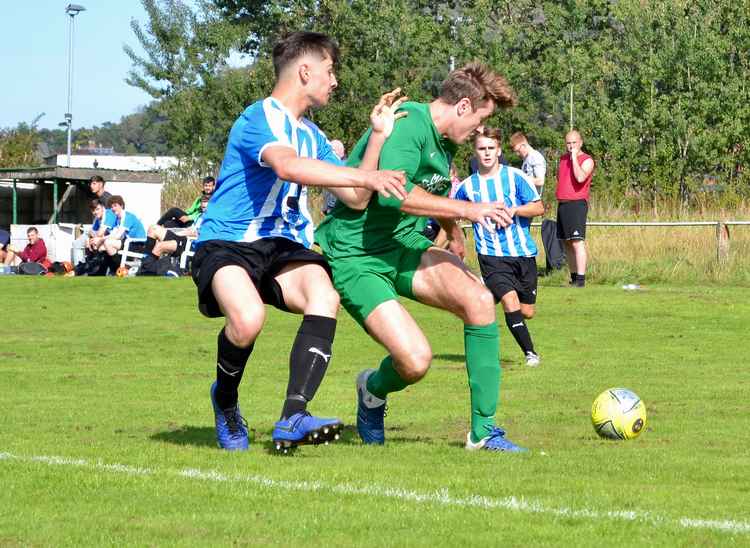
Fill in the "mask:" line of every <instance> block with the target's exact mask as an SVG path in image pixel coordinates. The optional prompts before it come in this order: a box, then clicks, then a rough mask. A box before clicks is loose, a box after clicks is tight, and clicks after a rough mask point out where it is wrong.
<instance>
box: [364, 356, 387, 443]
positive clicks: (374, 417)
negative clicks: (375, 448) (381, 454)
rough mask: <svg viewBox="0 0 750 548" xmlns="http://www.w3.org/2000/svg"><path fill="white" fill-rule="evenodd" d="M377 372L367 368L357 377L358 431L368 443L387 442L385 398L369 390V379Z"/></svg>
mask: <svg viewBox="0 0 750 548" xmlns="http://www.w3.org/2000/svg"><path fill="white" fill-rule="evenodd" d="M373 373H375V370H374V369H365V370H364V371H362V372H361V373H360V374H359V376H358V377H357V432H359V437H360V438H362V441H363V442H364V443H366V444H368V445H372V444H374V445H383V444H384V443H385V426H384V424H383V418H384V417H385V400H381V399H380V398H378V397H377V396H373V395H372V394H371V393H370V392H369V391H368V390H367V379H368V378H369V377H370V375H372V374H373Z"/></svg>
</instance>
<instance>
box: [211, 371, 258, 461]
mask: <svg viewBox="0 0 750 548" xmlns="http://www.w3.org/2000/svg"><path fill="white" fill-rule="evenodd" d="M215 392H216V382H214V383H213V384H212V385H211V405H212V406H213V408H214V417H215V419H216V441H217V442H218V444H219V447H221V448H222V449H226V450H227V451H247V448H248V447H249V445H250V440H249V438H248V435H247V421H245V419H244V418H243V416H242V415H241V414H240V406H239V404H237V405H235V406H234V407H231V408H229V409H219V406H218V405H217V404H216V395H215Z"/></svg>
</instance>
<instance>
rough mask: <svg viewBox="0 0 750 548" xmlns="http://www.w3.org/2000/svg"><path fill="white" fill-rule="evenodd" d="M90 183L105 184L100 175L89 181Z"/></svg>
mask: <svg viewBox="0 0 750 548" xmlns="http://www.w3.org/2000/svg"><path fill="white" fill-rule="evenodd" d="M89 183H102V184H104V179H102V178H101V177H100V176H99V175H92V176H91V179H89Z"/></svg>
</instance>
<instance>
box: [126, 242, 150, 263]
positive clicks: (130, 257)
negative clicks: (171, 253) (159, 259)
mask: <svg viewBox="0 0 750 548" xmlns="http://www.w3.org/2000/svg"><path fill="white" fill-rule="evenodd" d="M137 242H143V243H145V242H146V238H125V241H124V242H123V243H122V249H121V250H120V256H121V258H120V267H123V266H128V267H131V266H140V265H141V261H142V260H143V256H144V255H145V254H144V253H141V252H139V251H131V250H130V244H134V243H137Z"/></svg>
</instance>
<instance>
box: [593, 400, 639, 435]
mask: <svg viewBox="0 0 750 548" xmlns="http://www.w3.org/2000/svg"><path fill="white" fill-rule="evenodd" d="M591 422H592V423H593V425H594V430H596V433H597V434H599V436H601V437H602V438H608V439H612V440H632V439H633V438H637V437H638V435H639V434H640V433H641V432H642V431H643V429H644V428H645V427H646V406H645V405H644V403H643V402H642V401H641V398H639V397H638V395H637V394H636V393H635V392H632V391H631V390H628V389H627V388H610V389H609V390H605V391H604V392H602V393H601V394H599V396H597V398H596V399H595V400H594V405H592V406H591Z"/></svg>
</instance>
